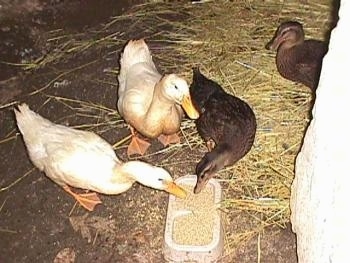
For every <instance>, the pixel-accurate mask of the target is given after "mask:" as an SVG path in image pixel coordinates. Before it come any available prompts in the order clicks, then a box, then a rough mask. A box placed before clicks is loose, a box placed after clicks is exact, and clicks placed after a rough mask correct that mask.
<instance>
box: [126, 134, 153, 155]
mask: <svg viewBox="0 0 350 263" xmlns="http://www.w3.org/2000/svg"><path fill="white" fill-rule="evenodd" d="M150 145H151V144H150V143H149V142H147V141H145V140H142V139H141V138H139V137H137V136H136V135H135V134H133V136H132V138H131V142H130V144H129V146H128V150H127V155H128V157H130V156H131V155H133V154H139V155H144V154H145V152H146V151H147V149H148V147H149V146H150Z"/></svg>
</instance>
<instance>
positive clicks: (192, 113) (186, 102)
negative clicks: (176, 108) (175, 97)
mask: <svg viewBox="0 0 350 263" xmlns="http://www.w3.org/2000/svg"><path fill="white" fill-rule="evenodd" d="M181 106H182V107H183V108H184V110H185V112H186V114H187V115H188V117H190V118H191V119H194V120H195V119H198V118H199V113H198V111H197V110H196V108H195V107H194V105H193V103H192V100H191V96H190V95H187V96H185V97H184V99H183V100H182V103H181Z"/></svg>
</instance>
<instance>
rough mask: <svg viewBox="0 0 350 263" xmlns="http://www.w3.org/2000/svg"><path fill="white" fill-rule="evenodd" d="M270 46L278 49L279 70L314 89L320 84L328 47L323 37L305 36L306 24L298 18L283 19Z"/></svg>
mask: <svg viewBox="0 0 350 263" xmlns="http://www.w3.org/2000/svg"><path fill="white" fill-rule="evenodd" d="M266 49H270V50H277V55H276V65H277V70H278V72H279V73H280V74H281V75H282V76H283V77H284V78H286V79H289V80H292V81H295V82H299V83H302V84H304V85H306V86H307V87H309V88H310V89H312V90H315V89H316V88H317V85H318V80H319V76H320V72H321V67H322V60H323V57H324V55H325V54H326V53H327V49H328V47H327V45H326V43H325V42H322V41H319V40H315V39H309V40H304V30H303V26H302V24H300V23H299V22H296V21H287V22H284V23H282V24H281V25H280V26H279V27H278V28H277V30H276V32H275V35H274V37H273V38H272V39H271V40H270V42H269V43H267V44H266Z"/></svg>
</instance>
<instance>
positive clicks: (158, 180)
mask: <svg viewBox="0 0 350 263" xmlns="http://www.w3.org/2000/svg"><path fill="white" fill-rule="evenodd" d="M115 172H116V173H118V172H119V173H122V174H124V175H125V176H127V177H129V178H132V179H133V180H135V181H137V182H138V183H140V184H142V185H144V186H148V187H150V188H154V189H157V190H162V191H166V192H168V193H170V194H172V195H175V196H176V197H179V198H185V197H186V195H187V193H186V191H185V190H184V189H183V188H181V187H180V186H178V185H177V184H176V183H175V182H174V180H173V178H172V177H171V175H170V173H169V172H168V171H167V170H165V169H164V168H161V167H157V166H154V165H151V164H148V163H145V162H141V161H129V162H126V163H123V164H122V165H121V166H120V167H119V168H118V169H116V171H115Z"/></svg>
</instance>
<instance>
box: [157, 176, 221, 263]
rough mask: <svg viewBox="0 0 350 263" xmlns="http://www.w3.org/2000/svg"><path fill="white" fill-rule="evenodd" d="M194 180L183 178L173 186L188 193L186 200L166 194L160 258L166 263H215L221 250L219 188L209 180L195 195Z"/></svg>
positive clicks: (194, 177) (192, 177)
mask: <svg viewBox="0 0 350 263" xmlns="http://www.w3.org/2000/svg"><path fill="white" fill-rule="evenodd" d="M196 181H197V177H196V176H195V175H189V176H183V177H180V178H178V179H177V180H175V182H176V184H178V185H180V186H182V187H183V188H185V189H186V190H187V192H188V195H187V197H186V199H180V198H177V197H175V196H173V195H169V203H168V211H167V218H166V225H165V233H164V246H163V252H164V258H165V259H166V260H167V261H168V262H172V263H175V262H176V263H177V262H198V263H199V262H200V263H212V262H216V261H217V260H218V259H219V258H220V257H221V255H222V252H223V248H224V234H223V226H222V220H221V215H220V211H219V210H218V209H217V208H218V206H219V203H220V202H221V199H222V190H221V186H220V184H219V183H218V181H217V180H216V179H210V180H209V182H208V184H207V185H206V187H205V188H204V189H203V190H202V191H201V192H200V193H199V194H194V193H193V187H194V186H195V184H196Z"/></svg>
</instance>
